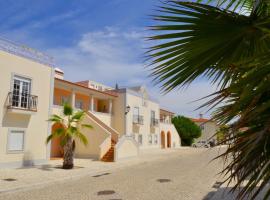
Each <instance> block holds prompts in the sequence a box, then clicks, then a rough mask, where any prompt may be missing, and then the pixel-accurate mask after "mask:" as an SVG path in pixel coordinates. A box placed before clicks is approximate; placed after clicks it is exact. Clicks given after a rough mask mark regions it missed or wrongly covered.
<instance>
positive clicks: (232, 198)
mask: <svg viewBox="0 0 270 200" xmlns="http://www.w3.org/2000/svg"><path fill="white" fill-rule="evenodd" d="M269 187H270V185H268V188H269ZM231 189H232V187H221V188H219V189H218V190H217V191H211V192H209V193H208V194H207V195H206V196H205V197H204V198H203V200H236V199H237V194H238V192H237V191H235V192H234V193H232V192H231ZM266 190H267V188H265V189H264V190H263V191H262V192H261V193H260V194H259V195H258V196H257V197H256V199H255V200H263V194H265V192H266ZM250 199H251V198H250V197H245V198H244V199H243V200H250Z"/></svg>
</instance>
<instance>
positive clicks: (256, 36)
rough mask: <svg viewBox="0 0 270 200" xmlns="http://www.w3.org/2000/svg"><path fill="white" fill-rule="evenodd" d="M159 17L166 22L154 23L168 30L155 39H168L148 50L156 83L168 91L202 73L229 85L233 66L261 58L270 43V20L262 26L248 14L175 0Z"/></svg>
mask: <svg viewBox="0 0 270 200" xmlns="http://www.w3.org/2000/svg"><path fill="white" fill-rule="evenodd" d="M175 6H177V7H175ZM154 20H156V21H160V22H161V23H162V22H164V21H166V23H165V24H160V25H155V26H152V27H150V29H151V30H153V31H155V32H164V34H158V35H154V36H152V37H150V38H149V39H150V40H155V41H156V40H157V41H163V40H168V42H162V43H160V44H158V45H155V46H153V47H151V48H150V51H149V53H148V56H149V58H150V59H151V60H152V62H151V65H152V66H153V67H152V76H153V77H154V82H155V83H157V84H162V89H163V91H164V92H168V91H171V90H173V89H174V88H177V87H181V86H184V85H186V84H189V83H191V82H192V81H194V80H195V79H196V78H198V77H201V76H205V77H207V78H208V79H212V80H213V82H214V83H215V82H216V81H220V82H221V83H220V85H222V86H223V87H224V86H225V85H226V84H228V83H229V82H230V79H227V78H226V77H230V74H231V70H230V69H229V68H228V66H229V65H230V66H232V68H233V67H235V66H236V65H234V63H239V62H241V61H243V60H245V59H246V58H256V56H258V55H260V54H261V53H262V52H265V50H269V47H270V39H269V37H267V35H268V34H269V33H268V32H266V31H264V30H265V28H266V27H267V26H269V24H270V23H269V22H268V23H266V24H264V25H260V26H259V25H257V26H256V23H255V24H254V23H251V19H250V17H248V16H245V15H239V14H237V13H234V12H231V11H228V10H224V9H220V8H217V7H213V6H209V5H203V4H198V3H188V2H179V1H171V4H169V5H167V6H163V7H162V8H161V10H160V14H159V15H156V16H154ZM266 29H267V28H266ZM251 30H252V31H251ZM267 30H268V29H267ZM258 45H259V46H258ZM213 74H214V75H215V77H214V78H213Z"/></svg>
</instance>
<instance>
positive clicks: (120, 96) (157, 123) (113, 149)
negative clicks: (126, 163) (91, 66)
mask: <svg viewBox="0 0 270 200" xmlns="http://www.w3.org/2000/svg"><path fill="white" fill-rule="evenodd" d="M55 74H56V79H55V87H54V105H53V113H54V114H60V113H61V110H62V108H61V105H63V104H64V103H65V102H68V103H69V104H71V105H72V106H73V107H74V108H76V109H81V110H85V111H86V113H87V114H86V117H85V120H86V121H88V122H89V123H91V124H92V125H93V126H94V129H93V130H83V131H84V134H85V135H86V136H87V137H88V139H89V141H90V143H89V145H88V146H87V147H84V146H83V145H81V144H79V143H78V144H77V147H76V150H75V155H76V156H78V157H85V158H95V159H101V160H104V161H116V160H119V159H122V158H127V157H133V156H137V155H138V154H139V151H140V149H148V148H175V147H179V146H180V144H181V141H180V138H179V135H178V133H177V131H176V129H175V127H174V126H173V124H172V123H171V118H172V116H173V115H174V114H173V113H172V112H169V111H165V110H160V106H159V103H158V102H157V101H156V100H154V99H153V98H151V97H150V95H149V93H148V92H147V89H146V88H145V87H144V86H139V87H130V88H115V89H112V88H111V87H108V86H105V85H103V84H100V83H97V82H94V81H91V80H88V81H80V82H76V83H73V82H70V81H67V80H64V72H63V71H62V70H60V69H56V73H55ZM93 83H94V84H93ZM161 117H162V118H161ZM160 119H161V120H160ZM62 153H63V151H62V150H61V148H60V147H59V141H56V140H53V141H52V145H51V157H61V155H62Z"/></svg>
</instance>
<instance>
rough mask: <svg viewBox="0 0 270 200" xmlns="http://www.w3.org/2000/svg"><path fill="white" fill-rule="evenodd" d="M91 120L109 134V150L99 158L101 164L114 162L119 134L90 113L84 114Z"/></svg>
mask: <svg viewBox="0 0 270 200" xmlns="http://www.w3.org/2000/svg"><path fill="white" fill-rule="evenodd" d="M86 113H87V115H88V116H89V117H91V119H93V120H94V121H95V122H96V123H98V124H99V125H100V126H102V127H103V128H104V129H105V130H107V131H108V132H109V133H110V134H111V147H110V149H109V150H108V151H107V152H106V153H105V155H104V156H103V157H102V158H101V161H103V162H114V151H115V148H114V147H115V145H116V143H117V142H118V136H119V133H118V132H117V131H116V130H115V129H113V128H112V127H110V126H108V125H106V124H105V123H104V122H102V121H101V120H100V119H99V118H97V117H96V116H95V115H94V114H93V113H91V112H90V111H88V112H86Z"/></svg>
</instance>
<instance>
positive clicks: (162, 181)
mask: <svg viewBox="0 0 270 200" xmlns="http://www.w3.org/2000/svg"><path fill="white" fill-rule="evenodd" d="M157 181H158V182H160V183H168V182H171V180H170V179H158V180H157Z"/></svg>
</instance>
